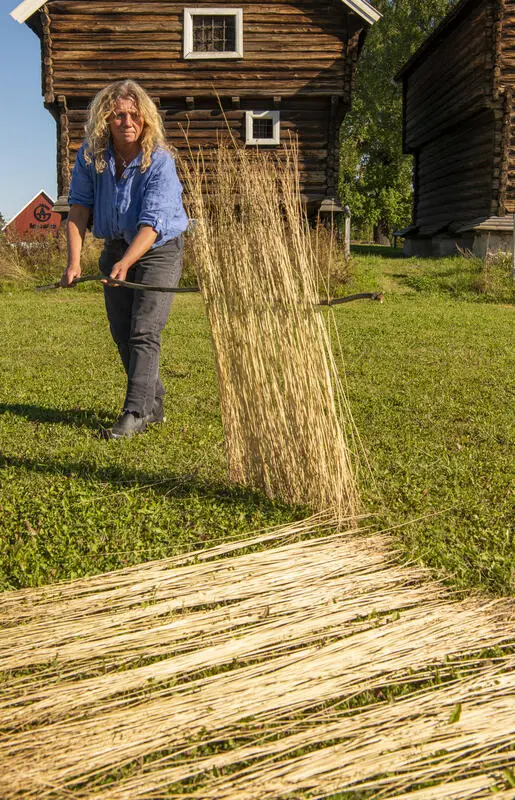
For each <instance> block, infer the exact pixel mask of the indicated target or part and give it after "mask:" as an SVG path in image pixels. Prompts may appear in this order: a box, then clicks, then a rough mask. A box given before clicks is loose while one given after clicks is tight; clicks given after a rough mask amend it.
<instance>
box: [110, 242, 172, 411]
mask: <svg viewBox="0 0 515 800" xmlns="http://www.w3.org/2000/svg"><path fill="white" fill-rule="evenodd" d="M183 243H184V236H183V235H182V234H181V235H180V236H178V237H177V238H176V239H172V240H171V241H169V242H166V244H164V245H162V246H161V247H156V248H155V249H154V250H149V251H148V252H146V253H145V254H144V255H143V256H142V257H141V258H140V259H139V261H137V262H136V264H134V266H132V267H131V268H130V270H129V271H128V273H127V280H128V281H131V282H133V283H143V284H149V285H154V286H171V287H172V286H177V285H178V283H179V280H180V277H181V272H182V251H183ZM127 247H128V245H127V244H126V243H125V241H123V240H120V239H115V240H111V241H106V242H105V243H104V249H103V250H102V253H101V255H100V260H99V266H100V269H101V270H102V272H103V273H104V275H109V274H110V272H111V270H112V268H113V265H114V264H115V263H116V262H117V261H119V260H120V259H121V258H122V256H123V254H124V253H125V251H126V250H127ZM173 298H174V294H173V292H170V293H168V292H152V291H142V290H140V289H127V288H126V287H124V286H117V287H115V286H104V299H105V306H106V311H107V318H108V320H109V326H110V328H111V335H112V337H113V339H114V341H115V342H116V345H117V347H118V351H119V353H120V356H121V359H122V363H123V366H124V368H125V372H126V373H127V393H126V395H125V402H124V405H123V410H124V411H132V412H133V413H136V414H139V415H140V416H147V415H148V414H150V412H151V410H152V406H153V405H154V400H155V399H156V397H163V395H164V394H165V388H164V386H163V384H162V381H161V378H160V375H159V354H160V349H161V331H162V330H163V328H164V326H165V325H166V321H167V319H168V316H169V314H170V309H171V307H172V302H173Z"/></svg>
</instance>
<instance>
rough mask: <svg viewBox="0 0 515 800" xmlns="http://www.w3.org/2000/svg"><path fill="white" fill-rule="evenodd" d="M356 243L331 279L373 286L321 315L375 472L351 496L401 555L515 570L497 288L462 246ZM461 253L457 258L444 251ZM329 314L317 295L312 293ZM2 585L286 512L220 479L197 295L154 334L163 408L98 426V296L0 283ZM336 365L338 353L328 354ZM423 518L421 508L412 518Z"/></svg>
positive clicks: (504, 322) (501, 581)
mask: <svg viewBox="0 0 515 800" xmlns="http://www.w3.org/2000/svg"><path fill="white" fill-rule="evenodd" d="M380 252H381V255H377V252H370V251H366V252H363V251H362V252H361V253H359V252H358V253H357V255H356V256H355V262H354V279H353V284H352V286H350V287H349V289H348V291H349V292H350V291H353V290H356V291H358V290H360V289H374V290H378V289H382V290H383V291H385V302H384V303H383V304H378V303H372V302H365V301H362V302H359V303H358V302H357V303H354V304H349V305H346V306H340V307H337V308H336V309H335V310H334V312H333V314H334V319H335V320H336V324H337V327H338V332H339V336H340V341H341V344H342V351H343V352H342V359H343V360H342V371H343V370H344V371H345V374H346V379H347V385H348V393H349V397H350V401H351V406H352V408H353V413H354V416H355V420H356V424H357V426H358V429H359V432H360V435H361V438H362V441H363V447H364V449H365V451H366V453H367V455H368V460H369V463H370V466H371V470H372V475H373V479H372V478H371V476H370V475H369V474H368V473H367V471H366V470H365V469H363V470H362V476H361V480H362V495H363V501H364V505H365V508H366V509H367V510H369V511H371V512H373V513H375V514H377V515H378V516H377V518H376V519H375V524H376V525H377V526H379V527H380V526H390V525H402V526H403V527H400V528H399V529H398V534H397V540H398V542H399V547H400V549H401V552H402V553H403V554H404V557H409V558H414V559H421V560H422V561H423V562H424V563H425V564H427V565H429V566H431V567H432V568H433V569H434V570H435V571H436V573H437V574H440V575H444V576H446V577H448V578H449V579H450V581H451V582H452V583H453V584H454V585H455V586H459V587H466V588H478V589H480V590H481V591H484V592H488V593H495V594H503V593H509V592H510V591H513V589H514V587H515V567H514V563H515V555H514V538H513V518H514V517H513V511H514V509H513V499H514V480H513V478H514V470H513V462H514V458H513V456H514V453H513V440H514V431H513V427H514V412H513V409H514V379H513V375H514V367H515V363H514V362H515V358H514V352H513V344H514V337H513V322H514V308H515V307H514V306H513V305H512V304H510V301H512V298H511V295H510V294H509V289H508V290H503V291H507V294H504V295H503V294H501V295H499V294H497V297H501V300H503V303H494V302H477V301H478V299H486V300H493V299H495V296H494V295H493V294H492V295H489V294H488V292H486V293H483V296H482V297H480V296H478V294H477V292H475V291H473V286H472V282H473V281H476V280H477V278H478V275H477V268H476V267H475V266H474V265H473V264H469V262H467V261H466V260H464V259H447V260H445V261H441V262H437V261H427V262H420V263H419V262H416V260H413V259H411V260H406V259H402V258H399V257H398V253H397V252H394V251H389V250H384V251H380ZM459 264H461V265H462V270H463V272H464V273H466V274H462V273H461V272H460V270H459V269H458V268H457V267H458V265H459ZM322 313H327V312H325V311H324V312H322ZM0 331H1V333H0V335H1V341H2V348H1V352H0V531H1V539H0V588H3V589H7V588H15V587H18V586H27V585H35V584H41V583H45V582H48V581H55V580H61V579H64V578H70V577H77V576H81V575H85V574H91V573H93V572H102V571H106V570H110V569H115V568H117V567H120V566H125V565H127V564H133V563H137V562H139V561H144V560H149V559H154V558H161V557H165V556H168V555H171V554H175V553H177V552H180V551H185V550H190V549H193V548H197V547H202V546H205V545H208V544H211V543H214V542H215V541H220V540H224V539H227V538H233V537H238V536H240V535H242V534H243V533H246V532H248V531H249V530H251V529H253V528H258V527H263V526H269V525H273V524H277V523H282V522H288V521H290V520H292V519H298V518H299V517H300V516H302V515H303V514H305V513H306V509H299V508H296V509H292V508H289V507H288V506H286V505H282V504H280V503H271V502H270V501H268V500H267V499H266V498H265V497H263V496H261V495H260V494H259V493H256V492H251V491H247V490H245V489H242V488H239V487H234V486H231V485H230V484H228V482H227V480H226V472H225V456H224V446H223V433H222V427H221V421H220V414H219V407H218V397H217V387H216V377H215V370H214V356H213V352H212V347H211V340H210V335H209V330H208V325H207V322H206V319H205V316H204V312H203V307H202V302H201V300H200V298H199V297H198V296H189V295H183V296H179V297H178V298H177V300H176V302H175V304H174V307H173V310H172V315H171V317H170V321H169V324H168V326H167V328H166V331H165V333H164V338H163V357H162V364H163V380H164V382H165V385H166V386H167V388H168V400H167V415H168V422H167V423H166V424H165V425H164V426H161V427H156V428H155V429H153V430H150V431H149V432H147V433H145V435H143V436H140V437H136V438H135V439H133V440H130V441H126V442H109V441H105V440H103V439H102V438H100V436H99V434H98V430H99V427H100V426H102V425H108V424H109V423H110V422H112V421H113V420H114V419H115V418H116V416H117V415H118V413H119V410H120V408H121V403H122V401H123V391H124V376H123V373H122V369H121V366H120V364H119V362H118V356H117V353H116V352H115V348H114V345H113V343H112V341H111V339H110V335H109V331H108V327H107V323H106V321H105V319H104V309H103V300H102V295H101V293H100V292H99V291H95V290H94V289H91V287H90V288H84V289H77V290H73V291H68V292H64V291H63V292H47V293H40V294H36V293H32V292H30V291H27V292H23V291H21V290H13V291H12V292H11V293H9V292H6V291H4V292H3V293H0ZM343 364H345V368H344V367H343ZM419 517H423V519H422V520H421V521H419V522H410V520H413V519H416V518H419Z"/></svg>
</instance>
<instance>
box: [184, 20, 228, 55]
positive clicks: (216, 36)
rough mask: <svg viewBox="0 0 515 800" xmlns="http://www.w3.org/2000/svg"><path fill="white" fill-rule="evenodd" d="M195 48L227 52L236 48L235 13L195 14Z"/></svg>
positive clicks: (203, 50)
mask: <svg viewBox="0 0 515 800" xmlns="http://www.w3.org/2000/svg"><path fill="white" fill-rule="evenodd" d="M192 19H193V50H194V51H195V52H197V53H227V52H229V53H230V52H234V51H235V50H236V17H235V16H234V15H233V14H228V15H227V16H226V15H221V14H216V15H213V16H210V15H200V14H195V15H194V16H193V18H192Z"/></svg>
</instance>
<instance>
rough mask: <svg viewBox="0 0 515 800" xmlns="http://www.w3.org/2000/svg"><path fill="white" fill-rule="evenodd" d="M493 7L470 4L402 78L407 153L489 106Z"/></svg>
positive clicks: (488, 2) (491, 3)
mask: <svg viewBox="0 0 515 800" xmlns="http://www.w3.org/2000/svg"><path fill="white" fill-rule="evenodd" d="M493 6H494V0H483V2H480V3H477V4H474V6H473V7H472V8H471V10H470V13H469V14H468V16H467V17H466V18H465V19H462V20H461V22H460V24H459V25H458V26H457V27H456V28H454V29H452V30H451V31H450V32H449V35H448V36H446V37H444V38H443V39H441V40H440V41H439V42H437V43H436V44H435V47H434V49H433V50H431V51H430V52H428V54H427V55H426V57H425V58H424V60H423V61H422V62H420V64H418V65H416V66H415V67H414V69H413V71H412V72H410V73H408V75H406V76H405V78H404V80H405V81H406V91H405V96H406V108H405V119H406V122H405V131H404V142H405V148H406V151H407V152H414V151H415V150H416V149H417V148H419V147H421V146H422V145H423V144H424V143H426V142H429V141H431V140H432V139H434V138H435V137H436V136H438V135H440V134H441V133H443V132H444V131H446V130H447V129H448V128H449V127H450V126H452V125H456V124H457V123H458V122H460V121H461V120H464V119H467V118H468V117H471V116H474V115H475V114H477V113H479V112H480V111H481V110H482V109H484V108H488V107H489V106H490V104H491V101H492V87H493V69H494V60H495V46H494V41H495V32H496V31H495V14H494V8H493Z"/></svg>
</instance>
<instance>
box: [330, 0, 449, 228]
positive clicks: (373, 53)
mask: <svg viewBox="0 0 515 800" xmlns="http://www.w3.org/2000/svg"><path fill="white" fill-rule="evenodd" d="M455 2H456V0H424V2H422V0H410V2H408V0H377V1H376V2H375V3H374V5H375V7H376V8H377V9H378V11H380V12H381V13H382V14H383V18H382V19H381V20H380V21H379V22H378V23H376V24H375V25H374V26H373V27H372V29H371V30H370V32H369V34H368V37H367V39H366V41H365V46H364V48H363V52H362V54H361V57H360V60H359V62H358V67H357V71H356V84H355V88H354V94H353V104H352V109H351V111H350V112H349V114H348V115H347V116H346V117H345V119H344V121H343V125H342V128H341V149H340V182H339V192H340V198H341V200H342V201H343V202H344V203H347V204H348V205H349V207H350V209H351V212H352V216H353V225H354V230H355V233H358V234H361V235H364V236H369V237H370V236H372V235H373V237H374V240H375V241H378V242H381V241H384V240H385V238H390V237H391V234H392V232H393V231H394V230H395V228H397V227H401V226H404V225H407V224H408V223H409V222H410V220H411V208H412V159H411V157H409V156H405V155H403V153H402V87H401V86H400V85H398V84H396V83H395V81H394V76H395V74H396V73H397V72H398V70H399V69H400V68H401V67H402V66H403V64H405V63H406V61H407V60H408V59H409V57H410V56H411V55H412V54H413V53H414V52H415V50H416V49H417V48H418V47H419V46H420V44H421V43H422V42H423V41H424V39H425V38H426V37H427V36H428V35H429V34H430V33H431V31H432V30H433V29H434V28H435V27H436V26H437V25H438V24H439V22H440V21H441V20H442V19H443V17H444V16H445V14H446V13H447V12H448V11H449V10H450V8H451V7H452V6H453V5H454V4H455Z"/></svg>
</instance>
